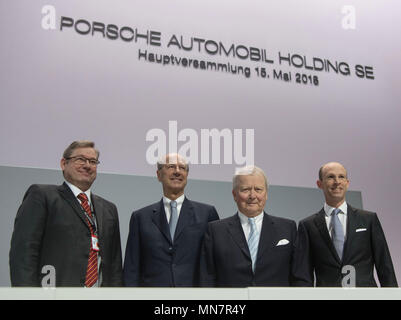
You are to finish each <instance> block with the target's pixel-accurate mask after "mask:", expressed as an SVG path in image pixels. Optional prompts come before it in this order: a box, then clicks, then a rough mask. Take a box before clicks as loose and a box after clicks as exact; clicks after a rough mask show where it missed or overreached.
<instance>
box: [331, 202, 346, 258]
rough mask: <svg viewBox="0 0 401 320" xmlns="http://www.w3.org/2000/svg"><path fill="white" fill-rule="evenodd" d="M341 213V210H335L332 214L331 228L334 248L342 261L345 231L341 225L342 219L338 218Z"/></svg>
mask: <svg viewBox="0 0 401 320" xmlns="http://www.w3.org/2000/svg"><path fill="white" fill-rule="evenodd" d="M340 212H341V210H340V209H338V208H337V209H334V210H333V211H332V212H331V226H332V240H333V244H334V247H335V248H336V251H337V253H338V256H339V257H340V259H342V257H343V249H344V230H343V226H342V225H341V222H340V219H339V218H338V214H339V213H340Z"/></svg>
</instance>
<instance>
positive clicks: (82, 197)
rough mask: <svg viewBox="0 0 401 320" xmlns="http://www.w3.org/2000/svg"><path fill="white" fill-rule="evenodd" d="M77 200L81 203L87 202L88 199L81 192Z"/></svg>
mask: <svg viewBox="0 0 401 320" xmlns="http://www.w3.org/2000/svg"><path fill="white" fill-rule="evenodd" d="M77 198H78V199H79V200H81V201H82V202H85V201H88V197H87V196H86V194H85V193H83V192H81V193H80V194H79V195H78V196H77Z"/></svg>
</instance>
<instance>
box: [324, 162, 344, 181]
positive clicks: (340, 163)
mask: <svg viewBox="0 0 401 320" xmlns="http://www.w3.org/2000/svg"><path fill="white" fill-rule="evenodd" d="M329 163H331V162H328V163H326V164H324V165H322V166H321V167H320V168H319V180H320V181H323V169H324V167H325V166H326V165H327V164H329ZM338 163H339V162H338ZM339 164H341V163H339ZM341 165H342V164H341ZM342 166H343V165H342ZM343 168H344V169H345V167H344V166H343ZM345 172H346V174H347V177H348V171H347V169H345Z"/></svg>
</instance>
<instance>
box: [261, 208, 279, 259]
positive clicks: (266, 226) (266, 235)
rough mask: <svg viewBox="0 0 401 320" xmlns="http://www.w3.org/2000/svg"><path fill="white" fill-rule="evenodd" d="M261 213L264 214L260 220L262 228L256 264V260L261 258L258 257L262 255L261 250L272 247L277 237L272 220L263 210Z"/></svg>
mask: <svg viewBox="0 0 401 320" xmlns="http://www.w3.org/2000/svg"><path fill="white" fill-rule="evenodd" d="M263 215H264V216H263V222H262V229H261V230H260V238H259V247H258V258H257V260H256V264H257V263H258V261H261V259H259V258H260V257H262V255H263V252H264V251H265V250H268V249H270V248H273V247H274V246H275V245H276V243H274V242H275V240H276V239H277V237H276V230H275V228H274V223H273V221H272V220H271V219H270V217H269V215H268V214H266V213H265V212H264V213H263Z"/></svg>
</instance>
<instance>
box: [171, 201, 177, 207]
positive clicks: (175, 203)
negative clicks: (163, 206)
mask: <svg viewBox="0 0 401 320" xmlns="http://www.w3.org/2000/svg"><path fill="white" fill-rule="evenodd" d="M170 206H171V207H172V208H177V201H175V200H173V201H171V202H170Z"/></svg>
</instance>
